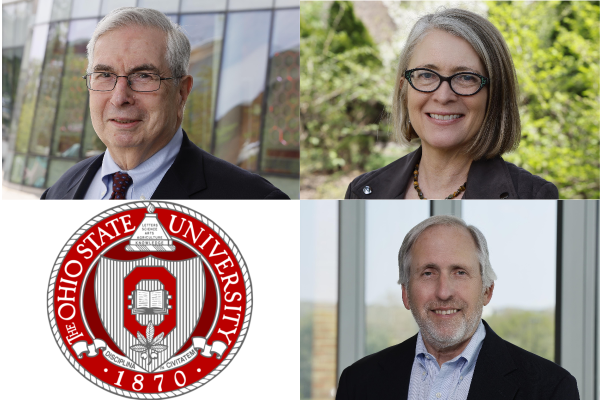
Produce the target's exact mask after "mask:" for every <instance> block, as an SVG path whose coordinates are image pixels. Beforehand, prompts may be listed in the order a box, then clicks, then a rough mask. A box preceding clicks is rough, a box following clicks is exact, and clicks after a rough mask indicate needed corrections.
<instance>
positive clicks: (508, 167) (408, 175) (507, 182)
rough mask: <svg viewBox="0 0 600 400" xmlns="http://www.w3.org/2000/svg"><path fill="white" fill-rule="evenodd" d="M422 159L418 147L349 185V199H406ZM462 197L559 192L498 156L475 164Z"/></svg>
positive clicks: (548, 195)
mask: <svg viewBox="0 0 600 400" xmlns="http://www.w3.org/2000/svg"><path fill="white" fill-rule="evenodd" d="M420 159H421V148H420V147H419V148H418V149H417V150H415V151H413V152H412V153H409V154H407V155H406V156H404V157H402V158H400V159H398V160H396V161H394V162H393V163H391V164H389V165H386V166H385V167H383V168H379V169H376V170H375V171H371V172H367V173H365V174H362V175H360V176H359V177H357V178H356V179H354V180H353V181H352V182H351V183H350V185H349V186H348V190H347V191H346V199H404V196H405V194H406V193H405V191H406V187H407V185H408V182H409V180H412V178H413V171H414V170H415V164H416V163H417V162H418V161H419V160H420ZM367 187H368V188H367ZM369 192H370V194H368V193H369ZM462 198H463V199H558V189H557V188H556V186H554V184H553V183H550V182H548V181H546V180H544V179H543V178H540V177H539V176H536V175H532V174H531V173H529V172H527V171H525V170H524V169H523V168H519V167H517V166H516V165H514V164H511V163H509V162H506V161H504V160H503V159H502V157H496V158H492V159H491V160H479V161H473V163H472V164H471V168H470V169H469V175H468V176H467V190H465V193H464V194H463V197H462Z"/></svg>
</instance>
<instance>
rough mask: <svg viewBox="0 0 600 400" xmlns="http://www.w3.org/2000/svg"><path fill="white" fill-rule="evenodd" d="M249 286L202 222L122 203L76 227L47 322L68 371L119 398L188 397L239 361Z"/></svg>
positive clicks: (221, 238) (234, 254)
mask: <svg viewBox="0 0 600 400" xmlns="http://www.w3.org/2000/svg"><path fill="white" fill-rule="evenodd" d="M251 312H252V284H251V282H250V275H249V273H248V268H247V267H246V263H245V262H244V259H243V257H242V255H241V253H240V251H239V250H238V248H237V247H236V245H235V243H234V242H233V241H232V240H231V238H229V236H227V234H226V233H225V232H223V230H222V229H221V228H219V226H218V225H216V224H215V223H214V222H212V221H211V220H210V219H208V218H206V217H205V216H204V215H202V214H200V213H197V212H196V211H194V210H190V209H188V208H186V207H182V206H180V205H178V204H174V203H167V202H135V203H127V204H123V205H121V206H118V207H113V208H111V209H109V210H106V211H105V212H103V213H102V214H100V215H98V216H96V217H95V218H92V219H91V220H90V221H88V222H87V223H86V224H85V225H83V226H82V227H81V228H80V229H79V230H78V231H77V232H76V233H75V234H74V235H73V236H72V237H71V238H70V239H69V241H68V242H67V244H66V245H65V246H64V248H63V249H62V251H61V252H60V254H59V256H58V258H57V259H56V262H55V264H54V268H53V269H52V273H51V275H50V282H49V284H48V318H49V322H50V327H51V329H52V333H53V335H54V338H55V340H56V343H57V344H58V346H59V348H60V350H61V351H62V353H63V354H64V356H65V357H66V358H67V360H68V361H69V363H71V365H73V367H74V368H75V369H76V370H77V371H78V372H79V373H80V374H81V375H83V376H85V377H86V378H87V379H88V380H89V381H91V382H93V383H94V384H96V385H97V386H100V387H101V388H103V389H105V390H107V391H109V392H111V393H115V394H118V395H121V396H124V397H133V398H146V399H155V398H166V397H175V396H178V395H182V394H185V393H188V392H190V391H191V390H194V389H197V388H199V387H200V386H202V385H204V384H206V383H207V382H209V381H210V380H211V379H213V378H214V377H215V376H217V375H218V374H219V373H220V372H221V371H222V370H223V369H224V368H225V367H226V366H227V365H229V363H230V362H231V360H232V359H233V357H234V356H235V355H236V354H237V352H238V351H239V349H240V347H241V345H242V343H243V341H244V338H245V336H246V334H247V332H248V327H249V325H250V317H251Z"/></svg>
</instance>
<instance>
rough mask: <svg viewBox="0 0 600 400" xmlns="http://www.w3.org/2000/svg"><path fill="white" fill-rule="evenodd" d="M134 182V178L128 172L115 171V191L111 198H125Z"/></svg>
mask: <svg viewBox="0 0 600 400" xmlns="http://www.w3.org/2000/svg"><path fill="white" fill-rule="evenodd" d="M132 183H133V179H132V178H131V177H130V176H129V174H127V172H115V173H114V175H113V192H112V194H111V195H110V200H125V195H126V194H127V189H128V188H129V186H131V184H132Z"/></svg>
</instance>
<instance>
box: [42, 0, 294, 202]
mask: <svg viewBox="0 0 600 400" xmlns="http://www.w3.org/2000/svg"><path fill="white" fill-rule="evenodd" d="M87 50H88V70H87V74H86V75H85V76H84V78H85V80H86V84H87V87H88V90H89V93H90V114H91V118H92V124H93V126H94V130H95V131H96V133H97V134H98V137H99V138H100V140H102V142H103V143H104V144H105V145H106V147H107V149H108V151H106V152H105V153H104V154H102V155H100V156H96V157H92V158H89V159H87V160H84V161H81V162H80V163H78V164H76V165H75V166H73V167H72V168H71V169H69V170H68V171H67V172H66V173H65V174H64V175H63V176H62V177H61V178H60V179H59V180H58V181H57V182H56V183H55V184H54V185H53V186H52V187H50V188H49V189H48V190H46V191H45V192H44V194H43V195H42V199H150V198H152V199H285V198H288V197H287V195H285V194H284V193H283V192H281V191H280V190H279V189H277V188H276V187H274V186H273V185H271V183H269V182H268V181H267V180H265V179H263V178H261V177H260V176H258V175H255V174H252V173H250V172H248V171H245V170H243V169H241V168H238V167H237V166H235V165H232V164H229V163H227V162H225V161H223V160H220V159H218V158H216V157H214V156H212V155H211V154H209V153H207V152H205V151H203V150H201V149H200V148H198V147H197V146H196V145H194V144H193V143H191V142H190V141H189V139H188V137H187V135H186V133H185V132H184V131H183V130H182V128H181V121H182V119H183V110H184V107H185V102H186V100H187V98H188V95H189V94H190V91H191V90H192V84H193V78H192V76H190V75H188V73H187V69H188V64H189V59H190V42H189V40H188V39H187V37H186V36H185V34H184V33H183V32H182V31H181V28H180V27H179V26H178V25H177V24H174V23H172V22H171V21H170V20H169V19H168V18H167V17H166V16H165V15H164V14H163V13H161V12H159V11H156V10H151V9H145V8H134V7H123V8H119V9H116V10H114V11H112V12H111V13H110V14H108V15H107V16H106V17H104V19H102V21H100V23H98V26H97V27H96V30H95V31H94V34H93V35H92V38H91V40H90V42H89V43H88V46H87Z"/></svg>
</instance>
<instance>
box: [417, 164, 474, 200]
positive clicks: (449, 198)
mask: <svg viewBox="0 0 600 400" xmlns="http://www.w3.org/2000/svg"><path fill="white" fill-rule="evenodd" d="M413 175H414V176H415V180H414V182H413V186H414V187H415V190H416V191H417V193H418V195H419V199H421V200H427V198H425V196H423V192H421V188H420V187H419V180H418V179H417V178H418V177H419V163H417V165H415V171H414V172H413ZM466 189H467V182H465V183H463V185H462V186H459V187H458V190H457V191H456V192H454V193H452V194H451V195H450V196H448V197H446V198H444V200H452V199H453V198H455V197H456V196H458V195H459V194H461V193H462V192H464V191H465V190H466Z"/></svg>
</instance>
